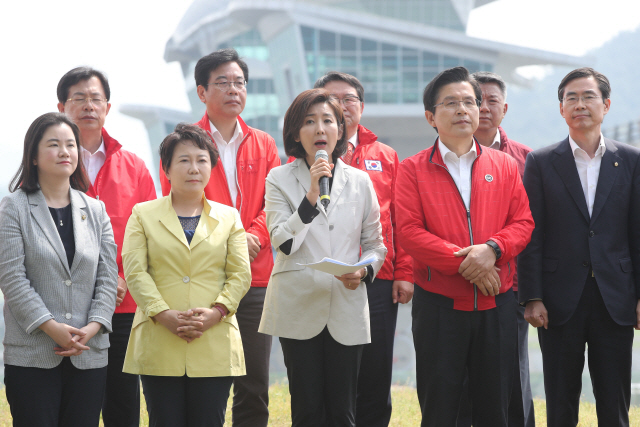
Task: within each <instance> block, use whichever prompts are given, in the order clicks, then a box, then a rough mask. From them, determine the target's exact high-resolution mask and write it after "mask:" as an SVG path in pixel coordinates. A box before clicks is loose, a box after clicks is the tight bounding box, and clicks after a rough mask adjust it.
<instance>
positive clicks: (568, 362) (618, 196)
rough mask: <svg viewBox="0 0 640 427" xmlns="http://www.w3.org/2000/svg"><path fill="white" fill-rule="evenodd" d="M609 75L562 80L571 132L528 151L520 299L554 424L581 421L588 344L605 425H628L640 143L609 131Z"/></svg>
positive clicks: (563, 109)
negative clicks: (527, 222) (527, 219)
mask: <svg viewBox="0 0 640 427" xmlns="http://www.w3.org/2000/svg"><path fill="white" fill-rule="evenodd" d="M610 91H611V87H610V85H609V80H608V79H607V78H606V77H605V76H604V75H602V74H601V73H599V72H597V71H595V70H593V69H591V68H580V69H577V70H574V71H572V72H570V73H569V74H567V75H566V76H565V78H564V79H563V80H562V82H561V83H560V86H559V87H558V99H559V100H560V113H561V114H562V116H563V117H564V119H565V121H566V122H567V125H568V126H569V137H568V138H566V139H565V140H564V141H562V142H560V143H557V144H554V145H551V146H549V147H546V148H543V149H540V150H537V151H534V152H533V153H531V154H529V155H528V157H527V163H526V166H525V172H524V185H525V188H526V190H527V194H528V196H529V202H530V206H531V212H532V214H533V219H534V221H535V223H536V228H535V231H534V232H533V235H532V237H531V243H530V244H529V245H528V246H527V248H526V249H525V250H524V251H523V252H522V254H521V255H520V257H519V258H518V278H519V300H520V303H521V304H526V310H525V319H527V321H528V322H529V323H530V324H532V325H533V326H535V327H538V328H539V329H538V338H539V340H540V348H541V350H542V359H543V367H544V382H545V392H546V396H547V425H548V426H549V427H555V426H575V425H577V423H578V409H579V404H580V391H581V387H582V382H581V379H582V370H583V368H584V352H585V343H586V344H588V352H589V371H590V373H591V382H592V384H593V391H594V394H595V396H596V411H597V414H598V424H599V425H605V426H611V427H613V426H628V425H629V402H630V395H631V349H632V345H633V326H634V325H635V326H636V328H639V327H640V321H639V320H638V317H639V316H638V308H639V307H640V305H639V304H638V297H639V296H640V222H639V221H638V219H639V218H640V164H639V162H640V151H638V150H637V149H636V148H633V147H631V146H629V145H625V144H621V143H619V142H617V141H612V140H610V139H607V138H604V137H603V136H602V133H601V132H600V126H601V124H602V120H603V119H604V116H605V115H606V114H607V112H608V111H609V107H610V105H611V101H610V99H609V94H610Z"/></svg>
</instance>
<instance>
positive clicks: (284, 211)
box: [258, 159, 387, 345]
mask: <svg viewBox="0 0 640 427" xmlns="http://www.w3.org/2000/svg"><path fill="white" fill-rule="evenodd" d="M310 185H311V177H310V174H309V169H308V168H307V166H306V165H305V163H304V160H303V159H297V160H296V161H294V162H292V163H289V164H287V165H283V166H280V167H277V168H274V169H272V170H271V172H269V175H268V176H267V182H266V193H265V212H266V215H267V228H268V229H269V234H270V236H271V243H272V244H273V246H275V247H276V248H279V247H280V245H281V244H283V243H284V242H286V241H287V240H289V239H293V245H292V248H291V253H290V254H289V255H285V254H284V253H283V252H282V251H280V250H279V249H278V251H277V253H278V254H277V257H276V261H275V265H274V267H273V270H272V273H271V278H270V280H269V286H268V287H267V295H266V297H265V302H264V309H263V311H262V320H261V322H260V327H259V329H258V330H259V331H260V332H262V333H265V334H269V335H275V336H280V337H284V338H294V339H309V338H313V337H314V336H316V335H318V334H319V333H320V332H322V330H323V329H324V327H325V326H326V327H327V328H328V329H329V333H331V336H332V337H333V338H334V339H335V340H336V341H338V342H339V343H341V344H344V345H357V344H366V343H369V342H370V341H371V334H370V329H369V305H368V301H367V290H366V289H365V285H363V284H361V285H360V286H358V288H357V289H356V290H349V289H346V288H345V287H344V286H343V284H342V282H340V281H339V280H338V279H336V278H335V277H333V276H332V275H331V274H328V273H323V272H320V271H316V270H313V269H310V268H306V267H303V266H301V265H298V264H307V263H312V262H316V261H320V260H321V259H322V258H323V257H329V258H333V259H336V260H338V261H343V262H348V263H356V262H358V261H359V260H360V259H364V258H366V257H367V256H369V255H371V254H375V255H376V256H377V257H378V261H377V262H375V263H374V264H373V269H374V271H375V273H376V274H377V273H378V270H380V267H382V263H383V262H384V258H385V255H386V253H387V249H386V248H385V246H384V243H383V241H382V227H381V225H380V206H379V205H378V198H377V197H376V194H375V191H374V189H373V184H372V183H371V179H370V178H369V175H367V173H366V172H362V171H360V170H358V169H355V168H352V167H351V166H346V165H345V164H344V163H343V162H342V161H341V160H338V162H337V164H336V166H335V169H334V178H333V185H332V187H331V203H330V204H329V209H328V210H327V211H326V212H325V210H324V208H323V207H322V206H321V204H320V203H318V206H319V209H320V214H319V215H318V216H316V217H315V218H314V219H313V221H312V222H311V223H310V224H304V223H303V222H302V221H301V219H300V216H299V215H298V206H299V205H300V202H302V198H303V197H305V196H306V194H307V191H308V190H309V187H310ZM361 250H362V255H361V254H360V251H361Z"/></svg>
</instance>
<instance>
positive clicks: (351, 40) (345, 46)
mask: <svg viewBox="0 0 640 427" xmlns="http://www.w3.org/2000/svg"><path fill="white" fill-rule="evenodd" d="M340 50H343V51H344V50H346V51H355V50H356V38H355V37H351V36H345V35H341V36H340Z"/></svg>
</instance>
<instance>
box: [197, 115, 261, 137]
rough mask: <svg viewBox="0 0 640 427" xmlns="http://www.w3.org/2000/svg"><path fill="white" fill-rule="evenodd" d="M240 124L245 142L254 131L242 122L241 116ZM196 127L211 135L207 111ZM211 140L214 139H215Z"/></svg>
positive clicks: (239, 118)
mask: <svg viewBox="0 0 640 427" xmlns="http://www.w3.org/2000/svg"><path fill="white" fill-rule="evenodd" d="M238 123H240V129H242V135H244V136H243V138H242V140H243V141H244V140H246V139H247V136H248V135H249V134H251V133H253V129H251V128H250V127H249V126H248V125H247V124H246V123H245V122H244V120H242V117H240V116H238ZM196 125H197V126H199V127H200V128H201V129H204V131H205V132H207V133H208V134H209V135H211V125H210V124H209V115H208V114H207V112H206V111H205V113H204V116H202V118H201V119H200V121H199V122H197V123H196ZM211 139H213V137H212V138H211ZM214 143H215V142H214Z"/></svg>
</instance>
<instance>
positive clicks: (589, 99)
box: [564, 95, 600, 105]
mask: <svg viewBox="0 0 640 427" xmlns="http://www.w3.org/2000/svg"><path fill="white" fill-rule="evenodd" d="M581 99H582V102H584V103H585V104H594V103H596V102H598V99H600V96H598V95H585V96H577V95H569V96H567V97H566V98H565V99H564V103H565V104H567V105H575V104H577V103H578V101H579V100H581Z"/></svg>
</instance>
